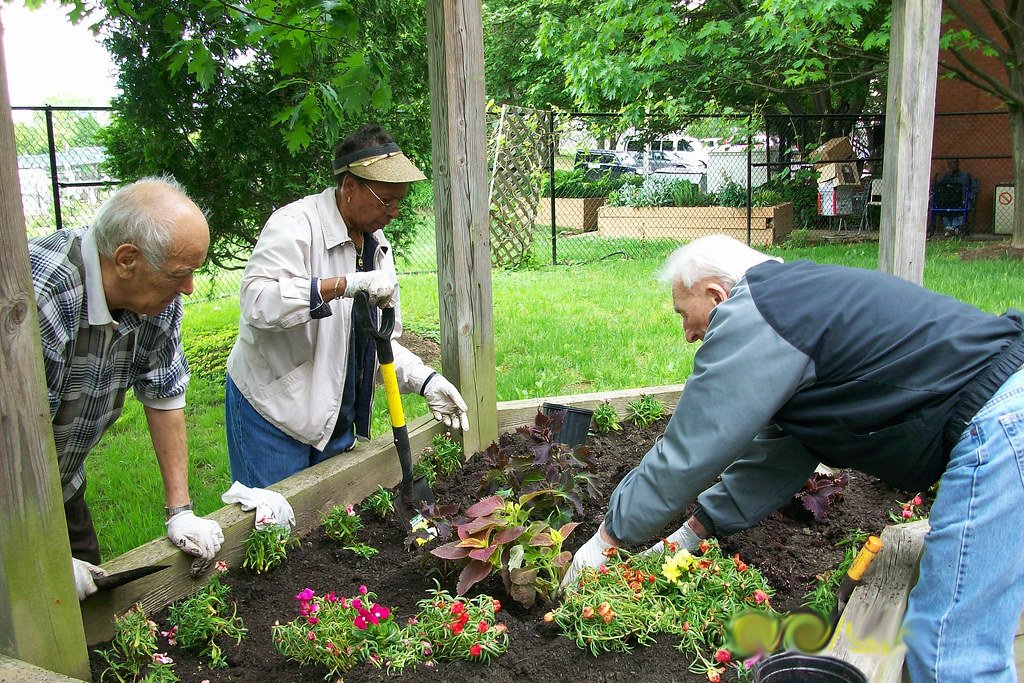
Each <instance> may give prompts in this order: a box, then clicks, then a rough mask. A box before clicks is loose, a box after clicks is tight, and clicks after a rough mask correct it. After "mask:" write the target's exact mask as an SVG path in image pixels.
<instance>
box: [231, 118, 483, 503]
mask: <svg viewBox="0 0 1024 683" xmlns="http://www.w3.org/2000/svg"><path fill="white" fill-rule="evenodd" d="M332 166H333V170H334V177H335V182H336V185H335V187H331V188H328V189H326V190H324V191H323V192H321V193H320V194H315V195H310V196H308V197H305V198H303V199H300V200H298V201H296V202H292V203H291V204H288V205H287V206H285V207H283V208H281V209H278V210H277V211H275V212H274V214H273V215H272V216H271V217H270V219H269V220H268V221H267V224H266V226H265V227H264V228H263V232H262V233H261V234H260V237H259V240H258V241H257V243H256V247H255V249H253V253H252V256H251V258H250V259H249V263H248V264H247V265H246V267H245V273H244V275H243V277H242V291H241V319H240V321H239V329H238V338H237V339H236V340H235V345H234V348H232V350H231V355H230V356H229V357H228V363H227V365H228V377H227V389H226V401H225V413H226V421H227V437H228V439H227V440H228V455H229V458H230V463H231V475H232V477H234V479H236V480H237V481H239V482H241V483H242V484H244V485H246V486H250V487H260V488H262V487H266V486H269V485H271V484H273V483H275V482H277V481H280V480H281V479H284V478H285V477H288V476H289V475H291V474H294V473H296V472H299V471H301V470H303V469H305V468H307V467H310V466H312V465H315V464H317V463H318V462H321V461H323V460H325V459H327V458H329V457H331V456H334V455H337V454H338V453H341V452H343V451H347V450H351V449H352V448H353V447H354V446H355V440H356V437H357V436H358V437H361V438H364V439H366V438H369V431H370V417H371V412H372V406H373V383H374V369H375V347H374V344H373V340H372V339H361V337H362V335H361V333H360V332H359V331H358V330H357V329H355V326H354V325H353V324H352V302H353V297H354V296H355V295H356V294H357V293H359V292H366V293H367V295H368V296H369V300H370V304H371V306H374V307H377V308H383V307H391V306H394V307H395V308H396V316H395V331H394V334H393V338H396V339H397V338H398V337H399V335H400V334H401V331H402V326H401V315H400V309H398V306H399V300H398V280H397V276H396V274H395V263H394V255H393V254H392V251H391V245H390V244H389V243H388V241H387V238H386V237H385V236H384V233H383V231H382V228H384V226H386V225H387V224H388V223H389V222H391V220H392V219H393V218H395V217H396V216H397V215H398V212H399V204H400V203H401V201H402V199H403V198H404V197H405V195H406V193H407V192H408V190H409V183H411V182H416V181H419V180H425V179H426V177H425V176H424V175H423V173H422V172H420V170H419V169H418V168H416V166H415V165H414V164H413V163H412V161H410V160H409V159H408V158H407V157H406V156H405V155H404V154H402V151H401V150H400V149H399V147H398V145H397V144H395V142H394V140H393V139H392V138H391V136H390V135H388V134H387V133H386V132H385V131H384V130H383V129H382V128H380V127H379V126H373V125H368V126H363V127H362V128H360V129H359V130H357V131H355V132H354V133H352V134H351V135H349V136H348V137H347V138H345V139H344V140H342V141H341V142H339V143H338V144H337V146H335V148H334V163H333V164H332ZM392 347H393V350H394V355H395V371H396V373H397V375H398V385H399V389H400V390H401V391H402V392H403V393H418V394H420V395H421V396H423V397H424V398H425V399H426V400H427V404H428V405H429V407H430V411H431V412H432V413H433V415H434V417H435V418H436V419H438V420H441V421H443V422H444V423H445V425H447V426H449V427H452V428H461V429H466V428H467V427H468V426H469V425H468V421H467V417H466V403H465V401H463V399H462V396H461V395H460V394H459V392H458V390H457V389H456V388H455V387H454V386H453V385H452V383H451V382H449V381H448V380H446V379H445V378H444V377H442V376H441V375H440V374H438V373H436V372H434V371H433V370H432V369H431V368H430V367H429V366H427V365H426V364H425V363H423V361H422V360H420V358H419V357H418V356H416V354H414V353H412V352H411V351H409V350H408V349H406V348H404V347H403V346H402V345H401V344H400V343H398V342H397V341H392ZM356 349H365V350H364V351H362V352H361V353H358V354H357V352H356Z"/></svg>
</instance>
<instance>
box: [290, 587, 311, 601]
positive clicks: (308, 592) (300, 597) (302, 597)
mask: <svg viewBox="0 0 1024 683" xmlns="http://www.w3.org/2000/svg"><path fill="white" fill-rule="evenodd" d="M314 595H316V592H315V591H314V590H313V589H312V588H307V589H306V590H304V591H302V592H301V593H299V594H298V595H296V596H295V599H296V600H302V601H303V602H305V601H308V600H312V599H313V596H314Z"/></svg>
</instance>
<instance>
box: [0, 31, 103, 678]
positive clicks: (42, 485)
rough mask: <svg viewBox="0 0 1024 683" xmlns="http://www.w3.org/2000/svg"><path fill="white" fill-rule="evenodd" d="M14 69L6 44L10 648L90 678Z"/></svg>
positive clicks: (0, 573) (2, 328)
mask: <svg viewBox="0 0 1024 683" xmlns="http://www.w3.org/2000/svg"><path fill="white" fill-rule="evenodd" d="M0 34H2V28H0ZM6 74H7V68H6V63H5V58H4V53H3V48H2V45H0V500H2V501H3V504H2V505H0V654H5V655H10V656H12V657H14V658H17V659H18V660H21V661H24V662H27V663H29V664H34V665H37V666H41V667H44V668H46V669H48V670H50V671H57V672H60V673H62V674H68V675H72V676H79V677H83V678H87V677H88V676H89V656H88V652H87V650H86V647H85V634H84V632H83V631H82V626H81V614H80V612H79V607H78V597H77V595H76V594H75V584H74V579H73V576H72V573H71V548H70V546H69V545H68V530H67V524H66V522H65V521H64V505H63V502H62V497H61V488H60V475H59V474H58V471H57V454H56V449H55V448H54V445H53V431H52V428H51V426H50V410H49V404H48V403H47V399H46V379H45V375H44V373H43V351H42V344H41V343H40V341H39V319H38V314H37V311H36V301H35V295H34V293H33V291H32V275H31V273H30V272H29V262H28V245H27V243H26V241H25V218H24V215H23V213H22V206H21V186H20V184H19V183H18V166H17V161H16V156H17V151H16V150H15V144H14V123H13V121H12V119H11V106H10V105H11V103H10V100H9V99H8V94H7V75H6Z"/></svg>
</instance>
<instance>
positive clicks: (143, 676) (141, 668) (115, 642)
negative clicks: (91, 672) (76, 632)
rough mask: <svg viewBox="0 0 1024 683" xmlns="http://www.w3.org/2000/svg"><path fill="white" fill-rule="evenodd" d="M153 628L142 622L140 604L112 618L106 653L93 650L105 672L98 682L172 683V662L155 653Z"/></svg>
mask: <svg viewBox="0 0 1024 683" xmlns="http://www.w3.org/2000/svg"><path fill="white" fill-rule="evenodd" d="M157 643H158V641H157V625H156V624H155V623H154V622H153V621H150V620H149V619H147V618H146V614H145V612H143V610H142V605H141V604H135V605H133V606H132V607H131V609H129V610H128V611H127V612H125V613H124V614H122V615H120V616H116V615H115V616H114V637H113V638H112V639H111V641H110V647H109V648H108V649H106V650H96V653H97V654H98V655H99V656H100V657H102V658H103V661H105V662H106V663H107V666H108V667H109V668H107V669H105V670H104V671H103V672H102V673H101V674H100V681H106V680H113V681H118V683H135V682H136V681H147V682H148V683H172V682H173V681H177V680H179V679H178V676H177V675H176V674H175V673H174V669H173V666H172V665H173V663H174V662H173V660H171V658H170V657H168V656H167V655H166V654H164V653H160V652H157V650H158V649H159V646H158V644H157Z"/></svg>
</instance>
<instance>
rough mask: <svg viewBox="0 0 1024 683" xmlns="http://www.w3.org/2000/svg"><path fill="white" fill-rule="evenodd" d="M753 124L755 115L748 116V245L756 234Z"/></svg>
mask: <svg viewBox="0 0 1024 683" xmlns="http://www.w3.org/2000/svg"><path fill="white" fill-rule="evenodd" d="M753 125H754V119H753V117H751V118H748V119H747V246H748V247H749V246H750V243H751V242H752V241H753V239H754V236H753V234H752V231H753V228H752V225H751V223H752V221H753V215H752V211H751V203H752V201H753V192H752V191H751V180H752V176H753V173H752V172H751V171H752V167H753V164H754V154H753V142H754V141H753V139H752V137H751V134H750V130H751V128H752V127H753ZM766 144H767V143H766Z"/></svg>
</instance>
